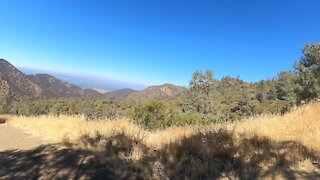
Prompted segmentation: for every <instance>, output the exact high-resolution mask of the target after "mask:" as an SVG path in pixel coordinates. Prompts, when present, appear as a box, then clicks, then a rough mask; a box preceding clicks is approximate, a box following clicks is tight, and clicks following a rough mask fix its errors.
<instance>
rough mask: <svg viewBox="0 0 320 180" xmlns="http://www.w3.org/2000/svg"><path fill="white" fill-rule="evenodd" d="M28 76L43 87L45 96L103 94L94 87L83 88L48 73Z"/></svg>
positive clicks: (65, 96)
mask: <svg viewBox="0 0 320 180" xmlns="http://www.w3.org/2000/svg"><path fill="white" fill-rule="evenodd" d="M26 77H27V78H28V79H29V80H31V81H32V82H34V83H35V84H37V85H38V86H39V87H40V88H41V89H43V92H45V93H44V94H43V98H52V97H58V98H59V97H64V98H79V97H99V96H101V95H102V94H101V93H99V92H98V91H96V90H93V89H82V88H80V87H78V86H76V85H74V84H70V83H68V82H64V81H62V80H59V79H57V78H55V77H53V76H51V75H48V74H36V75H26Z"/></svg>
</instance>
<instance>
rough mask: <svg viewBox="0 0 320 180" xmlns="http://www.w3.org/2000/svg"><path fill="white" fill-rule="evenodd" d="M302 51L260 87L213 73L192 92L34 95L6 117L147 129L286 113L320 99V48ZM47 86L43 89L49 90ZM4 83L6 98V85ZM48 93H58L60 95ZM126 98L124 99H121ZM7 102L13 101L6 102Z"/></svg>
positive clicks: (197, 79)
mask: <svg viewBox="0 0 320 180" xmlns="http://www.w3.org/2000/svg"><path fill="white" fill-rule="evenodd" d="M302 52H303V56H302V57H301V59H300V60H298V61H297V62H295V63H294V65H293V67H294V70H293V71H284V72H279V74H278V75H276V76H275V77H274V78H272V79H267V80H261V81H260V82H254V83H248V82H245V81H244V80H241V79H240V78H239V77H230V76H225V77H223V78H221V79H216V78H215V76H214V72H213V71H212V70H207V71H205V72H201V71H196V72H195V73H194V74H193V75H192V78H191V80H190V84H189V88H188V89H184V88H183V87H178V86H174V85H170V84H166V85H163V86H154V87H150V88H147V89H146V90H143V91H140V92H135V91H130V92H128V91H125V92H124V93H119V94H117V93H114V96H109V97H99V98H90V99H88V98H81V99H51V100H39V99H34V98H32V97H33V96H29V98H27V99H23V100H19V101H18V102H16V103H13V104H11V108H10V109H6V111H5V113H10V114H17V115H42V114H52V115H61V114H67V115H73V114H77V115H84V117H86V118H87V119H117V118H120V117H124V116H125V117H130V119H132V120H133V121H134V122H135V123H137V124H139V125H141V126H143V127H145V128H147V129H156V128H164V127H168V126H172V125H179V126H180V125H186V124H201V125H206V124H211V123H217V122H226V121H235V120H239V119H241V118H245V117H249V116H255V115H259V114H284V113H286V112H288V111H290V110H291V109H292V108H295V107H296V106H299V105H301V104H305V103H307V102H310V101H316V100H317V99H318V98H319V97H320V44H307V45H306V46H305V47H304V48H303V50H302ZM20 74H21V73H20ZM5 77H7V78H10V79H13V78H14V77H13V76H10V77H8V76H5ZM31 80H33V81H30V80H26V83H29V84H30V85H27V86H28V87H30V88H31V87H37V86H35V85H33V83H32V82H36V83H37V82H40V80H41V79H39V78H37V79H36V78H34V77H32V78H31ZM42 82H43V81H42V80H41V82H40V84H41V86H40V87H43V86H46V83H42ZM26 83H25V84H26ZM2 84H3V86H2V87H3V88H2V91H3V92H1V93H2V94H3V93H5V89H6V88H5V87H6V85H5V84H6V83H5V81H2ZM14 84H17V83H14ZM48 88H49V89H51V91H55V92H54V93H58V90H57V91H56V90H55V89H54V88H53V89H52V88H50V87H49V86H48ZM31 89H32V90H33V91H34V93H32V94H36V92H37V88H31ZM38 89H39V88H38ZM41 89H44V88H41ZM39 91H40V90H39ZM80 94H81V93H80ZM121 95H123V98H116V97H118V96H121ZM1 103H2V104H5V103H7V102H6V101H5V100H4V99H3V100H2V102H1Z"/></svg>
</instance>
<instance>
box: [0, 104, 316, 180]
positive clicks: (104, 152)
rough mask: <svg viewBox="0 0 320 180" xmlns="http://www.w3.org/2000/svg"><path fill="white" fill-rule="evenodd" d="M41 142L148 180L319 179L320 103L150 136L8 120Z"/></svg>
mask: <svg viewBox="0 0 320 180" xmlns="http://www.w3.org/2000/svg"><path fill="white" fill-rule="evenodd" d="M3 118H5V119H7V123H8V124H9V125H11V126H14V127H18V128H20V129H23V130H25V131H27V132H29V133H31V134H33V135H35V136H38V137H41V138H42V139H45V140H48V141H51V142H53V143H59V144H63V145H65V146H69V147H70V148H74V149H80V150H86V151H89V152H92V153H93V154H95V156H97V157H99V158H98V159H99V161H100V162H99V163H102V164H108V166H109V165H110V164H113V167H114V168H115V169H116V168H120V166H121V169H123V171H126V172H130V173H133V174H134V175H136V176H137V177H144V178H146V179H223V178H231V179H296V178H298V179H315V178H320V164H319V163H320V158H319V157H320V103H312V104H309V105H305V106H302V107H299V108H298V109H296V110H294V111H292V112H290V113H288V114H286V115H284V116H277V115H262V116H259V117H252V118H249V119H246V120H242V121H240V122H234V123H226V124H219V125H215V126H212V127H192V126H189V127H172V128H169V129H165V130H159V131H154V132H150V131H146V130H143V129H141V128H139V127H138V126H136V125H134V124H132V123H131V122H130V121H129V120H128V119H120V120H116V121H106V120H101V121H86V120H84V119H83V118H81V117H79V116H59V117H55V116H40V117H23V116H20V117H17V116H6V117H3Z"/></svg>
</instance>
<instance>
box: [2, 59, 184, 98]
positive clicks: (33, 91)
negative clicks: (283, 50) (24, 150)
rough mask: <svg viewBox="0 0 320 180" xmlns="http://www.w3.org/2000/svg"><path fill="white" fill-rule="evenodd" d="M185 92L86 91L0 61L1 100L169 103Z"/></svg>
mask: <svg viewBox="0 0 320 180" xmlns="http://www.w3.org/2000/svg"><path fill="white" fill-rule="evenodd" d="M185 90H186V88H184V87H181V86H176V85H173V84H163V85H160V86H150V87H148V88H146V89H144V90H141V91H136V90H133V89H129V88H126V89H120V90H115V91H110V92H109V91H105V90H101V89H83V88H80V87H79V86H77V85H74V84H71V83H68V82H65V81H62V80H60V79H57V78H55V77H54V76H52V75H48V74H31V75H25V74H24V73H22V72H21V71H20V70H19V69H17V68H16V67H14V66H13V65H12V64H10V63H9V62H8V61H6V60H4V59H0V100H3V99H6V98H9V99H15V100H19V99H23V98H33V99H51V98H84V97H85V98H94V97H107V98H112V99H124V100H134V101H135V100H149V99H169V98H172V97H174V96H176V95H178V94H180V93H182V92H184V91H185Z"/></svg>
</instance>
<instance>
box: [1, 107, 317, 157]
mask: <svg viewBox="0 0 320 180" xmlns="http://www.w3.org/2000/svg"><path fill="white" fill-rule="evenodd" d="M6 119H7V120H8V124H10V125H12V126H15V127H18V128H21V129H24V130H26V131H28V132H29V133H31V134H33V135H35V136H38V137H40V138H42V139H45V140H49V141H53V142H57V143H59V142H62V141H64V140H65V139H68V140H70V141H71V142H72V141H76V140H77V139H79V138H80V137H81V136H83V135H88V136H90V137H94V136H95V135H96V134H97V133H99V134H102V135H104V136H106V137H108V136H113V135H116V134H121V133H123V134H125V135H126V136H128V137H132V138H135V139H142V141H143V142H144V143H145V145H147V146H149V147H152V148H161V147H162V146H164V145H167V144H169V143H172V142H176V141H179V140H181V139H184V138H188V137H191V136H193V135H195V134H198V133H199V128H197V127H192V126H187V127H172V128H168V129H165V130H158V131H156V132H149V131H145V130H143V129H141V128H139V127H138V126H136V125H134V124H133V123H131V122H130V121H129V120H128V119H120V120H116V121H108V120H101V121H86V120H84V119H83V118H81V117H79V116H59V117H56V116H39V117H24V116H6ZM205 129H206V130H202V131H201V132H205V131H215V130H218V129H226V130H227V131H228V132H232V133H233V134H234V135H239V134H241V135H242V136H243V135H246V136H248V137H252V136H254V135H257V136H259V137H267V138H269V139H271V140H273V141H277V142H282V141H296V142H299V143H301V144H303V145H304V146H306V147H307V148H309V149H310V150H313V151H318V152H319V151H320V103H313V104H309V105H305V106H303V107H300V108H298V109H297V110H295V111H293V112H291V113H288V114H286V115H284V116H275V115H264V116H259V117H252V118H249V119H246V120H242V121H240V122H236V123H226V124H222V125H221V124H220V125H216V126H212V127H207V128H205Z"/></svg>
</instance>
